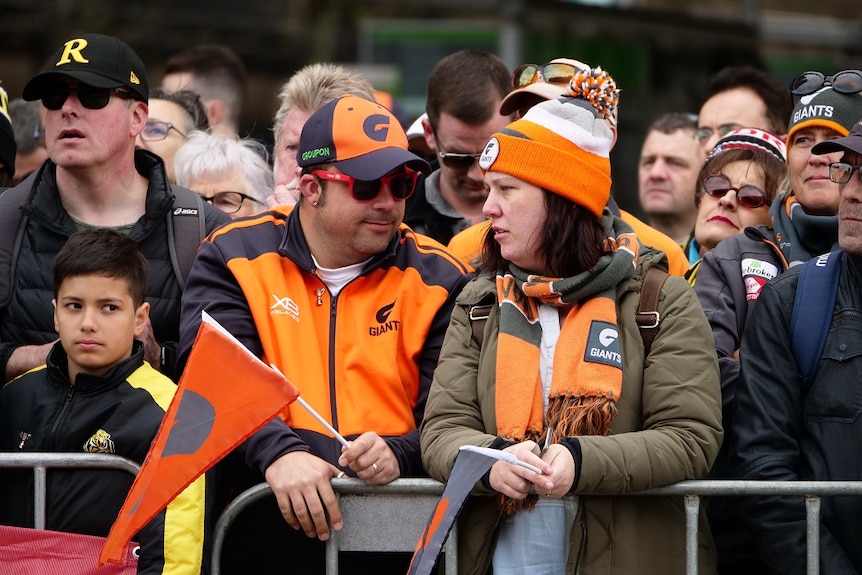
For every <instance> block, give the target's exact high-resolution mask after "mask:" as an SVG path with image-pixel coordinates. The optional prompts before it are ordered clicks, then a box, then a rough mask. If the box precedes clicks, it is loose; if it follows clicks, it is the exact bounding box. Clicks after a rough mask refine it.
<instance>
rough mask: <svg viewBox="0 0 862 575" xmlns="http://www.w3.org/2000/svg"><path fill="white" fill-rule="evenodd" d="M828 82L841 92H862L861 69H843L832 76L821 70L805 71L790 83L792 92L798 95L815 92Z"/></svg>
mask: <svg viewBox="0 0 862 575" xmlns="http://www.w3.org/2000/svg"><path fill="white" fill-rule="evenodd" d="M826 84H829V85H830V86H832V89H833V90H835V91H836V92H838V93H839V94H858V93H859V92H862V72H860V71H859V70H843V71H841V72H838V73H837V74H833V75H831V76H824V75H823V74H821V73H820V72H815V71H811V72H803V73H802V74H799V75H798V76H797V77H796V78H795V79H794V80H793V82H792V83H791V84H790V93H791V94H793V95H794V96H796V97H797V98H798V97H799V96H807V95H809V94H813V93H814V92H816V91H817V90H819V89H820V88H822V87H823V86H825V85H826Z"/></svg>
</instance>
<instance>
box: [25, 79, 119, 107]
mask: <svg viewBox="0 0 862 575" xmlns="http://www.w3.org/2000/svg"><path fill="white" fill-rule="evenodd" d="M72 92H75V94H76V95H77V96H78V101H79V102H81V105H82V106H84V107H85V108H87V109H90V110H101V109H102V108H104V107H105V106H107V105H108V102H109V101H110V99H111V94H116V95H117V96H119V97H120V98H124V99H126V100H131V99H134V96H132V95H131V94H130V93H128V92H126V91H125V90H122V89H120V88H96V87H94V86H89V85H87V84H78V85H77V86H75V87H72V86H70V85H69V84H54V85H53V86H51V87H49V88H47V89H46V92H45V94H44V95H43V96H42V105H43V106H45V107H46V108H48V109H49V110H59V109H60V108H62V107H63V104H65V103H66V99H67V98H68V97H69V94H70V93H72Z"/></svg>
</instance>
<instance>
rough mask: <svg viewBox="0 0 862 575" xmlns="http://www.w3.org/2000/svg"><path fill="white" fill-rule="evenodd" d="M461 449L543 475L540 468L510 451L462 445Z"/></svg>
mask: <svg viewBox="0 0 862 575" xmlns="http://www.w3.org/2000/svg"><path fill="white" fill-rule="evenodd" d="M459 449H461V450H463V451H473V452H475V453H481V454H482V455H485V456H487V457H493V458H494V459H500V460H502V461H505V462H507V463H511V464H513V465H520V466H521V467H524V468H526V469H529V470H530V471H532V472H533V473H538V474H539V475H541V474H542V470H541V469H539V468H538V467H535V466H533V465H530V464H529V463H524V462H523V461H521V460H520V459H518V456H517V455H515V454H514V453H512V452H510V451H501V450H499V449H491V448H490V447H477V446H475V445H462V446H461V447H460V448H459Z"/></svg>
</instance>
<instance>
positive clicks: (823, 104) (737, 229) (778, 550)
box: [0, 34, 862, 575]
mask: <svg viewBox="0 0 862 575" xmlns="http://www.w3.org/2000/svg"><path fill="white" fill-rule="evenodd" d="M465 76H470V77H471V78H473V79H474V82H471V83H465V82H463V80H462V78H463V77H465ZM246 82H247V79H246V70H245V66H244V64H243V62H242V60H241V59H240V58H239V57H237V55H236V54H235V53H234V52H233V51H232V50H231V49H230V48H228V47H227V46H224V45H202V46H194V47H192V48H189V49H188V50H185V51H183V52H180V53H178V54H175V55H174V56H172V57H171V58H170V60H169V61H168V62H167V65H166V66H165V75H164V78H163V79H162V83H161V85H160V86H159V87H151V84H150V79H149V77H148V75H147V70H146V67H145V65H144V63H143V62H142V61H141V59H140V58H139V57H138V55H137V54H136V53H135V52H134V50H133V49H132V48H131V47H130V46H128V45H127V44H125V43H124V42H123V41H122V40H120V39H119V38H116V37H113V36H107V35H102V34H83V35H81V36H78V37H75V38H71V39H69V40H68V41H67V42H65V43H64V44H63V45H62V46H59V47H57V51H56V53H55V54H54V55H53V56H52V58H51V59H50V60H49V62H48V63H47V65H46V67H45V68H44V69H43V71H41V72H39V73H38V74H37V75H35V76H34V77H33V78H31V79H30V81H29V82H28V83H27V84H26V86H25V87H24V89H23V92H22V94H21V95H20V98H15V99H13V100H11V101H10V100H9V98H8V96H7V94H6V93H5V92H3V91H2V89H0V188H4V189H5V190H4V191H3V192H2V194H0V368H2V373H3V375H4V381H5V382H6V384H5V385H4V386H3V387H2V388H0V451H3V452H47V451H61V452H76V451H77V452H90V453H99V452H100V453H110V454H117V455H122V456H124V457H127V458H129V459H132V460H133V461H136V462H138V463H142V462H143V460H144V458H145V457H146V454H147V450H148V448H149V445H150V443H151V442H152V440H153V438H154V436H155V434H156V432H157V430H158V428H159V425H160V423H161V420H162V417H163V415H164V412H165V410H166V407H167V405H168V404H169V402H170V400H171V397H172V396H173V394H174V390H175V389H176V387H175V385H174V384H175V382H177V381H179V379H180V377H181V375H182V374H183V370H184V367H185V364H186V362H187V360H188V357H189V354H190V351H191V349H192V347H193V345H194V344H195V336H196V334H197V332H198V328H199V325H200V322H201V315H202V312H206V313H207V314H209V315H210V316H212V317H213V318H214V319H215V320H217V321H218V322H219V323H220V324H221V325H222V326H224V327H225V328H226V329H227V330H228V331H229V332H230V333H232V334H233V335H234V336H235V337H236V338H237V339H238V340H239V341H240V342H241V343H242V344H243V345H245V346H246V347H247V348H248V349H249V350H250V351H251V352H252V353H254V354H255V355H257V356H259V357H261V358H262V359H265V361H266V362H267V363H269V364H271V365H273V366H274V367H275V368H277V369H278V370H280V371H281V372H282V373H283V374H284V375H285V376H286V377H287V378H288V379H289V380H290V381H291V382H293V384H295V385H296V386H297V387H298V388H299V390H300V392H301V394H302V397H303V398H304V400H305V401H306V402H307V403H308V404H309V405H311V406H312V407H313V408H314V409H315V410H316V411H317V412H318V413H319V414H320V415H321V416H322V417H323V418H324V420H326V421H327V422H328V425H323V424H322V423H321V422H320V421H319V420H318V419H316V418H315V417H313V416H312V415H311V414H309V412H308V411H307V410H305V409H304V408H303V407H302V406H300V405H299V404H296V403H294V404H291V405H290V406H289V407H288V408H287V409H286V410H285V411H284V412H283V413H281V414H280V416H278V417H276V418H275V419H274V420H272V421H271V422H269V423H267V424H266V425H265V426H264V427H263V428H261V429H260V430H259V431H257V432H256V433H255V434H254V435H252V436H251V437H250V438H248V439H247V440H246V441H245V442H244V443H242V445H241V446H239V447H238V448H237V449H235V450H234V451H232V452H231V453H229V454H227V456H226V457H225V458H224V459H223V460H222V461H220V462H219V463H218V464H217V465H216V466H215V467H214V468H213V469H212V470H210V471H209V472H207V473H206V474H205V475H204V476H202V477H201V478H200V479H199V480H197V481H195V482H194V483H192V484H191V485H189V486H188V487H186V489H185V490H184V491H183V492H182V493H181V494H180V496H179V497H178V498H177V499H176V500H175V501H174V502H172V503H171V504H170V505H169V507H168V508H167V509H166V510H164V511H163V512H162V513H161V514H159V515H158V516H157V517H156V518H155V519H153V520H152V521H151V522H150V524H149V525H147V527H146V528H144V530H142V531H141V532H140V533H139V534H138V535H137V539H136V540H137V541H138V542H139V543H140V559H139V561H138V572H139V573H164V574H180V573H182V574H192V573H195V574H197V573H202V572H203V573H206V572H208V570H209V568H210V566H209V564H208V549H207V546H208V542H209V539H210V537H211V535H212V533H211V529H212V526H213V525H214V518H215V517H216V516H217V515H218V512H219V510H221V509H223V508H224V506H225V505H226V504H227V503H229V502H230V500H231V499H232V498H234V497H235V496H236V495H237V494H238V493H240V492H241V491H242V490H243V489H245V488H248V487H250V486H252V485H254V484H257V483H260V482H263V481H265V482H267V483H268V484H269V486H270V487H271V488H272V491H273V493H274V495H275V498H274V499H263V500H260V501H258V502H256V503H255V504H253V505H252V506H251V507H250V508H249V509H248V510H247V512H245V513H244V514H242V515H241V516H240V517H239V518H238V519H237V521H236V523H235V525H234V527H233V528H232V530H231V532H230V534H229V536H228V538H227V540H226V543H225V547H224V551H223V555H222V558H221V567H222V572H223V573H229V574H232V573H281V572H285V571H286V572H290V573H298V574H317V573H323V572H324V570H325V554H324V545H325V542H326V541H327V540H328V539H329V538H330V537H332V533H333V531H338V530H340V529H341V528H342V527H343V524H344V521H346V520H349V519H345V518H344V517H343V516H342V511H341V509H340V506H339V501H338V498H337V497H336V494H335V492H334V491H333V488H332V486H331V484H330V481H331V480H332V479H333V478H341V477H352V478H358V479H359V480H361V481H364V482H365V483H367V484H369V485H386V484H388V483H390V482H392V481H394V480H396V479H398V478H403V477H429V476H430V477H432V478H434V479H437V480H439V481H442V482H445V481H447V480H448V479H449V476H450V473H451V472H452V468H453V466H454V463H455V459H456V457H457V456H458V453H459V448H460V447H461V446H464V445H474V446H477V447H486V448H493V449H499V450H503V451H507V452H509V453H510V454H512V455H514V456H515V457H516V458H517V460H520V462H519V463H523V464H526V465H519V464H516V463H513V462H512V461H510V460H504V459H501V460H500V461H497V462H496V463H494V465H493V466H492V467H491V468H490V470H489V472H488V473H486V474H485V475H484V477H482V478H481V480H480V481H479V482H477V484H476V485H475V488H474V489H473V491H472V493H471V495H470V497H469V498H468V500H467V502H466V503H465V505H464V507H463V509H462V511H461V513H460V516H459V519H458V520H459V523H460V525H461V528H459V530H458V531H457V533H458V538H459V541H458V572H459V573H471V574H477V575H484V574H486V573H494V574H495V575H503V574H506V575H508V574H512V575H515V574H520V573H539V574H547V575H553V574H562V573H584V574H590V573H615V574H630V573H631V574H633V573H683V572H686V528H687V526H686V515H685V509H684V505H683V501H682V499H681V498H674V497H658V496H656V497H627V496H626V495H627V494H630V493H632V492H636V491H641V490H646V489H650V488H656V487H662V486H666V485H670V484H673V483H676V482H679V481H682V480H686V479H698V478H705V477H710V478H715V479H766V480H803V479H811V480H820V479H825V480H860V479H862V465H860V458H859V443H858V439H857V437H859V436H856V435H855V431H854V430H856V431H860V429H859V427H860V426H862V422H860V421H862V419H860V418H859V417H858V414H859V410H860V409H862V403H860V400H859V398H860V394H857V393H855V388H856V386H857V385H860V384H862V381H860V378H859V373H860V362H862V353H860V354H857V353H855V352H856V345H860V349H862V340H860V338H859V334H860V333H862V325H860V321H862V320H860V318H862V290H860V289H859V286H860V284H862V122H860V120H862V72H860V71H857V70H845V71H842V72H839V73H836V74H833V75H824V74H822V73H820V72H817V71H808V72H803V73H801V74H800V75H799V76H798V77H797V78H796V79H795V80H794V81H793V83H792V84H791V85H790V86H789V87H787V86H783V85H782V84H781V83H780V82H778V81H776V80H775V79H774V78H773V77H772V76H771V75H769V74H768V73H766V72H763V71H761V70H757V69H754V68H749V67H731V68H726V69H723V70H721V71H719V72H718V73H716V74H715V75H714V76H713V77H712V78H711V79H710V81H709V83H708V84H707V86H706V87H705V97H704V100H703V104H702V106H701V108H700V110H699V111H698V113H697V114H693V113H688V112H687V111H678V112H674V113H669V114H666V115H663V116H661V117H660V118H657V119H656V120H655V121H654V122H653V123H652V124H651V126H650V128H649V130H648V131H647V135H646V137H645V139H644V142H643V147H642V150H641V156H640V161H639V177H638V182H639V190H638V198H639V200H640V203H641V206H640V207H641V210H642V211H643V213H644V214H646V218H647V221H646V222H644V221H641V220H640V219H638V218H637V217H635V216H634V215H633V214H632V213H631V211H627V210H625V209H623V208H622V207H621V206H619V205H618V204H617V202H616V200H615V199H614V197H613V195H612V188H613V185H612V184H613V174H612V173H611V163H610V157H611V155H612V154H613V149H614V144H615V143H616V141H617V135H618V133H619V130H621V129H622V130H625V129H626V127H625V125H621V124H620V117H619V106H620V99H619V94H620V90H619V88H618V86H617V84H616V82H615V80H614V78H613V76H612V71H610V72H609V71H606V70H603V69H602V68H601V67H599V66H591V65H588V64H585V63H583V62H581V61H579V60H575V59H571V58H568V57H560V58H555V59H553V60H550V61H549V62H547V63H545V64H540V65H537V64H524V65H522V66H519V67H518V68H516V69H515V70H514V71H512V72H511V73H510V71H509V69H508V68H507V67H506V65H505V64H504V63H503V62H502V60H501V59H500V58H499V57H498V56H496V55H494V54H490V53H487V52H482V51H477V50H469V49H467V50H460V51H457V52H454V53H452V54H450V55H448V56H446V57H445V58H443V59H442V60H440V61H439V62H438V63H437V64H436V66H435V67H434V68H433V70H432V71H431V73H430V74H429V77H428V92H427V103H426V113H425V114H424V115H423V116H422V117H420V118H418V119H416V121H415V122H414V123H413V125H411V126H407V125H405V124H406V123H407V122H405V121H404V119H403V117H401V114H400V111H398V110H394V109H392V108H393V104H392V101H391V99H386V98H384V97H382V95H381V94H380V93H379V92H376V91H375V89H374V87H373V86H372V85H371V84H370V83H369V82H368V81H367V80H366V79H364V78H363V77H362V76H360V75H359V74H357V73H355V72H352V71H349V70H347V69H345V68H343V67H342V66H339V65H335V64H329V63H315V64H310V65H308V66H306V67H304V68H302V69H300V70H298V71H297V72H296V73H294V74H293V75H292V76H291V77H290V78H289V79H288V80H287V81H286V82H285V83H284V85H283V87H282V89H281V91H280V93H279V94H278V103H279V107H278V111H277V112H276V114H275V117H274V120H273V135H274V147H273V150H272V154H271V158H270V157H269V155H270V154H268V153H267V150H266V149H265V148H264V146H263V145H261V144H260V143H259V142H257V141H255V140H253V139H251V138H244V137H241V136H240V135H239V133H238V132H239V118H240V116H241V110H242V105H243V97H244V86H245V84H246ZM384 104H386V105H384ZM387 106H389V107H387ZM824 270H829V272H828V273H829V275H824V274H826V272H825V271H824ZM803 288H804V289H803ZM643 300H650V303H651V305H653V306H654V308H653V309H652V310H651V311H650V312H649V314H650V318H651V320H650V321H647V322H644V321H642V319H643V318H642V315H643V310H644V309H645V308H644V307H643V306H644V301H643ZM822 301H826V302H828V305H826V306H825V307H824V308H823V309H822V310H821V311H820V316H821V318H820V319H818V320H817V321H816V322H815V321H814V320H811V319H810V316H805V315H803V314H802V311H801V310H807V309H811V308H814V307H815V306H814V302H822ZM833 302H834V303H833ZM830 306H831V307H830ZM817 309H819V308H817ZM800 317H803V318H805V319H799V318H800ZM821 320H822V321H821ZM799 324H802V327H800V325H799ZM809 363H813V366H812V367H811V368H810V369H808V364H809ZM237 385H254V382H239V381H238V382H237ZM333 430H335V431H336V432H337V433H333ZM340 436H343V438H345V439H346V441H347V443H346V445H345V444H342V443H341V441H340V440H341V437H340ZM0 482H2V484H3V485H4V487H5V488H6V489H5V490H4V493H3V494H2V495H0V524H9V525H18V526H24V527H29V526H32V525H33V511H34V507H33V505H34V504H33V500H32V491H33V488H34V481H33V478H32V474H28V473H24V472H22V471H20V470H7V469H2V468H0ZM96 484H98V485H100V486H102V487H100V488H99V489H98V490H94V489H93V485H96ZM129 485H130V480H129V479H128V477H125V478H121V477H118V476H117V474H116V472H109V471H96V470H86V471H77V470H72V471H64V472H62V473H57V474H56V475H53V476H52V478H51V481H49V482H48V484H47V508H48V510H49V512H48V514H47V516H46V521H47V524H46V527H47V528H48V529H53V530H57V531H69V532H75V533H84V534H88V535H96V536H102V537H104V536H106V535H107V533H108V530H109V529H110V527H111V524H112V523H113V520H114V519H116V515H117V513H118V511H119V508H120V506H121V505H122V503H123V500H124V497H125V494H126V493H127V492H128V489H129ZM860 512H862V501H860V500H859V498H857V497H846V498H841V499H840V500H827V501H826V502H825V503H824V504H823V509H822V512H821V517H820V529H819V533H820V541H819V545H820V565H821V571H823V572H826V573H830V574H831V573H839V574H851V573H859V572H862V551H860V549H862V548H860V546H859V545H858V541H857V538H858V536H857V531H858V528H859V527H860V526H862V525H860V523H862V522H860V519H859V518H860V517H862V513H860ZM698 521H699V531H698V533H699V539H698V541H697V547H698V566H697V567H698V572H699V573H705V574H709V573H720V574H722V575H724V574H730V573H733V574H737V573H743V574H744V573H763V572H772V573H802V572H804V570H805V564H806V563H805V549H806V545H805V538H806V511H805V507H804V504H803V502H802V499H793V498H789V497H777V496H773V497H752V496H747V497H741V498H739V500H737V499H735V498H727V497H713V498H710V499H709V500H708V501H707V502H706V504H705V505H704V506H702V507H701V511H700V516H699V519H698ZM2 545H3V542H2V541H0V546H2ZM369 561H373V565H374V571H375V572H378V573H382V574H388V573H393V574H394V573H405V572H406V570H407V568H408V565H409V561H410V556H409V555H408V554H404V553H383V552H353V553H342V557H341V559H340V561H339V564H340V572H341V573H366V572H368V565H369Z"/></svg>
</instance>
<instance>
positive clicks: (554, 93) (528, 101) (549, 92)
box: [500, 82, 568, 116]
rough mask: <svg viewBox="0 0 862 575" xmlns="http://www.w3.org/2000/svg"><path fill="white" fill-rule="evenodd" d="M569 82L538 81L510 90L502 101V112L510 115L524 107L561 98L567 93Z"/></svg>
mask: <svg viewBox="0 0 862 575" xmlns="http://www.w3.org/2000/svg"><path fill="white" fill-rule="evenodd" d="M567 89H568V84H550V83H548V82H536V83H534V84H530V85H529V86H524V87H523V88H518V89H517V90H512V91H511V92H509V93H508V94H507V95H506V97H505V98H503V101H502V102H500V113H501V114H502V115H504V116H508V115H510V114H513V113H514V112H517V111H518V110H522V109H524V108H532V107H533V106H535V105H536V104H538V103H540V102H544V101H546V100H553V99H554V98H559V97H560V96H562V95H563V94H565V93H566V90H567Z"/></svg>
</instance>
